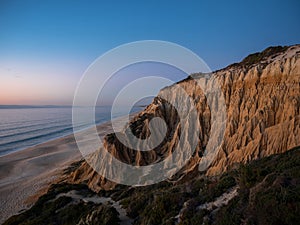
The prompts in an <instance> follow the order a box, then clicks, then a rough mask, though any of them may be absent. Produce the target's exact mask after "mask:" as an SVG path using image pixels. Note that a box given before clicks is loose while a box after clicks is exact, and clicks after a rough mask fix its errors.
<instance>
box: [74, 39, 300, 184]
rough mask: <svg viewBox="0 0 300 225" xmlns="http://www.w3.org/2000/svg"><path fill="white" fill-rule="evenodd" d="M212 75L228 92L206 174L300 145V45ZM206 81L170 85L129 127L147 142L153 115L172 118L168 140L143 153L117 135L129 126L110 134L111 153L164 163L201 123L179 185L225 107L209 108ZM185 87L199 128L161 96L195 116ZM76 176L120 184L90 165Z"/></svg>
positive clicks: (197, 160)
mask: <svg viewBox="0 0 300 225" xmlns="http://www.w3.org/2000/svg"><path fill="white" fill-rule="evenodd" d="M211 75H212V76H213V77H214V81H215V82H218V84H219V85H220V87H221V90H222V92H223V95H224V101H225V103H224V104H225V106H226V114H227V118H226V126H225V127H224V128H225V130H224V137H222V140H223V141H222V142H221V145H220V146H219V147H220V148H219V149H218V151H217V154H216V155H214V157H213V161H212V162H211V163H210V164H209V167H208V168H207V170H206V174H207V175H217V174H220V173H222V172H223V171H226V170H227V169H229V168H230V167H232V166H234V165H235V164H236V163H240V162H242V163H246V162H248V161H251V160H254V159H258V158H262V157H265V156H268V155H271V154H275V153H282V152H285V151H287V150H289V149H291V148H293V147H295V146H299V145H300V125H299V123H300V116H299V113H300V45H295V46H290V47H270V48H267V49H266V50H264V51H263V52H261V53H255V54H252V55H249V56H248V57H246V58H245V59H244V60H243V61H242V62H240V63H236V64H232V65H230V66H228V67H227V68H225V69H222V70H218V71H215V72H213V73H212V74H211ZM203 76H204V75H203V74H193V75H191V76H189V77H188V78H186V79H185V80H182V81H181V82H178V83H177V84H174V85H172V86H170V87H166V88H164V89H163V90H161V92H160V94H159V95H158V97H156V98H155V99H154V100H153V102H152V103H151V104H150V105H149V106H147V107H146V108H145V110H143V111H142V112H140V113H139V114H138V115H137V116H135V117H134V118H133V119H132V120H131V122H130V123H129V124H128V127H127V128H130V130H131V131H132V133H133V134H134V135H135V136H136V137H138V138H140V139H142V140H143V139H145V138H147V137H149V136H150V135H151V129H150V128H149V123H150V121H151V119H152V118H155V117H159V118H162V119H163V120H164V121H165V123H166V125H167V130H166V136H165V137H164V139H163V140H162V142H161V143H160V144H159V145H158V146H156V147H155V148H154V149H153V150H151V151H147V152H146V151H144V152H140V151H135V150H134V149H132V148H128V147H126V146H125V145H124V144H123V143H121V142H120V141H119V139H118V138H117V136H118V135H121V136H122V135H123V137H126V135H127V134H126V132H127V131H126V129H124V132H123V133H120V134H109V135H107V136H106V137H105V140H104V149H105V150H107V151H108V152H110V153H111V154H112V155H113V156H114V157H115V158H117V159H118V160H120V161H122V162H125V163H127V164H132V165H139V166H145V165H149V164H153V163H157V162H161V161H163V160H164V159H165V158H167V157H168V156H169V155H170V154H171V153H172V152H174V151H175V148H176V146H178V144H180V140H179V137H180V136H181V134H182V133H183V132H184V131H185V129H188V127H193V126H196V125H199V131H198V132H195V133H191V132H189V133H188V134H187V135H186V136H185V139H184V140H185V141H184V143H183V144H182V145H180V146H181V148H182V149H187V148H191V143H190V142H189V140H194V139H195V137H197V146H196V149H195V152H194V153H193V154H192V155H191V156H192V157H191V158H190V159H189V160H188V162H187V163H186V164H185V166H184V167H183V168H181V169H180V171H177V173H176V176H173V177H172V179H173V180H178V179H180V178H181V177H183V176H184V175H185V174H187V173H189V172H190V171H192V170H194V171H195V170H196V169H197V168H198V165H199V163H200V162H201V159H202V158H203V154H205V149H206V148H207V144H208V140H209V137H210V136H213V135H212V134H214V133H215V132H216V131H215V130H214V129H213V122H214V121H215V120H217V119H216V118H212V116H213V113H212V111H215V112H218V110H219V111H220V105H219V103H218V102H216V101H210V104H209V103H208V99H207V98H206V97H205V95H204V93H203V91H202V89H201V87H200V86H199V85H198V82H199V81H201V79H203ZM182 89H183V90H184V91H185V92H186V93H187V94H188V96H190V97H191V98H192V99H193V104H194V105H195V108H196V109H197V112H198V120H199V122H196V121H195V124H196V125H195V124H194V123H190V121H189V120H188V119H186V120H185V119H184V121H183V122H182V121H180V120H181V119H182V118H180V116H179V114H178V112H177V111H176V107H174V106H172V104H170V101H166V100H164V98H162V96H167V97H168V99H171V100H172V101H174V102H179V103H180V104H179V106H177V107H181V108H182V109H185V110H187V111H188V110H189V109H190V107H188V105H189V104H191V103H189V102H187V101H186V100H185V99H182V94H181V93H180V90H182ZM212 103H213V104H212ZM188 116H190V112H186V114H185V117H188ZM195 129H196V128H195ZM197 129H198V128H197ZM127 130H128V129H127ZM153 135H157V136H160V135H161V134H160V133H156V134H153ZM217 138H218V137H217ZM137 145H139V143H137ZM102 151H103V149H102ZM93 157H94V158H96V159H97V161H98V163H104V162H103V161H102V159H101V158H99V157H98V156H97V154H96V153H95V154H94V156H93ZM178 157H179V158H175V159H173V160H175V161H176V160H180V157H182V156H180V155H179V156H178ZM110 173H113V171H111V172H110ZM71 179H72V181H73V182H82V181H86V182H88V184H89V186H90V187H91V188H92V189H94V190H100V189H102V188H104V189H109V188H112V187H114V183H113V182H109V181H108V180H106V179H105V178H103V177H100V176H99V175H98V173H97V172H95V171H94V170H93V169H92V168H91V167H90V166H89V165H88V163H87V162H82V163H81V165H80V166H79V167H78V168H77V169H76V170H75V171H74V172H72V176H71Z"/></svg>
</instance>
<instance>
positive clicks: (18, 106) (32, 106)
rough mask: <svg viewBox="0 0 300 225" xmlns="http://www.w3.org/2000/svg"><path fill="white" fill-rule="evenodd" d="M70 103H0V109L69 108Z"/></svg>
mask: <svg viewBox="0 0 300 225" xmlns="http://www.w3.org/2000/svg"><path fill="white" fill-rule="evenodd" d="M70 107H72V106H71V105H0V109H34V108H38V109H40V108H70Z"/></svg>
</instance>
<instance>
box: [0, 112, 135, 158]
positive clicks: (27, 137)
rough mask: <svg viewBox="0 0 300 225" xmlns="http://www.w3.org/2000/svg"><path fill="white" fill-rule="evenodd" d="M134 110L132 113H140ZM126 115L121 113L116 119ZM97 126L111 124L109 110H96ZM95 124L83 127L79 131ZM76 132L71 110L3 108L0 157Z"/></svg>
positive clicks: (116, 115)
mask: <svg viewBox="0 0 300 225" xmlns="http://www.w3.org/2000/svg"><path fill="white" fill-rule="evenodd" d="M140 110H141V108H140V107H134V108H133V109H132V112H137V111H140ZM122 115H126V113H125V112H122V111H121V110H120V111H119V112H118V113H117V114H115V115H114V117H118V116H122ZM95 120H96V123H97V124H101V123H103V122H107V121H109V120H111V108H110V107H96V114H95ZM91 125H92V124H81V125H80V127H79V128H80V129H84V128H87V127H89V126H91ZM72 132H73V127H72V108H71V107H55V108H24V107H23V108H22V107H5V108H4V107H3V108H0V156H3V155H6V154H8V153H11V152H15V151H19V150H22V149H25V148H28V147H30V146H34V145H37V144H40V143H43V142H46V141H49V140H52V139H55V138H58V137H62V136H65V135H68V134H71V133H72Z"/></svg>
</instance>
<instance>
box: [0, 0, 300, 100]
mask: <svg viewBox="0 0 300 225" xmlns="http://www.w3.org/2000/svg"><path fill="white" fill-rule="evenodd" d="M299 11H300V1H296V0H293V1H292V0H290V1H289V0H287V1H283V0H282V1H277V0H273V1H200V0H199V1H54V0H53V1H48V0H45V1H26V0H24V1H14V0H12V1H0V89H1V96H0V104H70V103H71V100H72V96H73V93H74V90H75V87H76V85H77V82H78V81H79V79H80V77H81V76H82V74H83V72H84V71H85V69H86V68H87V67H88V65H89V64H90V63H92V62H93V61H94V60H95V59H96V58H97V57H99V56H100V55H101V54H103V53H105V52H106V51H108V50H110V49H112V48H114V47H116V46H118V45H121V44H125V43H128V42H132V41H138V40H149V39H151V40H164V41H170V42H175V43H177V44H179V45H182V46H184V47H187V48H189V49H190V50H192V51H194V52H195V53H196V54H198V55H199V56H200V57H201V58H202V59H203V60H204V61H205V62H206V63H207V64H208V65H209V67H210V68H211V69H212V70H215V69H219V68H222V67H225V66H227V65H228V64H231V63H233V62H237V61H240V60H241V59H242V58H243V57H245V56H247V55H248V54H250V53H253V52H256V51H261V50H263V49H264V48H266V47H268V46H271V45H291V44H297V43H300V29H299V22H300V13H299ZM183 76H184V75H183ZM182 78H183V77H182Z"/></svg>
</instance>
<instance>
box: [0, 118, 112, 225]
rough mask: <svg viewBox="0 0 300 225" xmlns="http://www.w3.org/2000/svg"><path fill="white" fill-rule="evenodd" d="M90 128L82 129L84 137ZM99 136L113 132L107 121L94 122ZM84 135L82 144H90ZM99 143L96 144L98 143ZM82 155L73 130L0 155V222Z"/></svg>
mask: <svg viewBox="0 0 300 225" xmlns="http://www.w3.org/2000/svg"><path fill="white" fill-rule="evenodd" d="M91 130H92V129H87V130H84V131H81V132H82V135H83V137H88V136H89V135H90V133H91V132H92V131H91ZM97 130H98V135H99V137H100V138H101V139H102V138H103V137H104V136H105V135H106V134H108V133H111V132H113V128H112V126H111V121H109V122H105V123H102V124H100V125H97ZM92 141H98V140H90V139H88V138H86V140H84V143H83V144H86V145H88V144H91V142H92ZM99 147H100V146H99ZM80 159H82V155H81V153H80V151H79V149H78V147H77V143H76V140H75V138H74V134H70V135H67V136H64V137H60V138H57V139H54V140H51V141H48V142H45V143H42V144H38V145H36V146H33V147H29V148H26V149H24V150H20V151H17V152H12V153H10V154H7V155H4V156H1V157H0V168H1V169H0V204H1V209H2V210H1V211H0V224H2V223H3V222H4V221H5V220H6V219H8V218H9V217H11V216H12V215H15V214H18V213H19V212H21V211H23V210H26V209H28V208H30V207H31V206H32V205H33V204H34V202H35V201H36V200H37V199H38V198H39V197H40V196H41V195H43V194H44V193H46V191H47V189H48V188H49V187H50V185H51V184H52V183H55V182H56V181H57V180H59V178H60V177H61V176H62V173H63V171H64V170H65V169H66V168H68V167H69V166H70V164H72V163H73V162H76V161H79V160H80Z"/></svg>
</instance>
